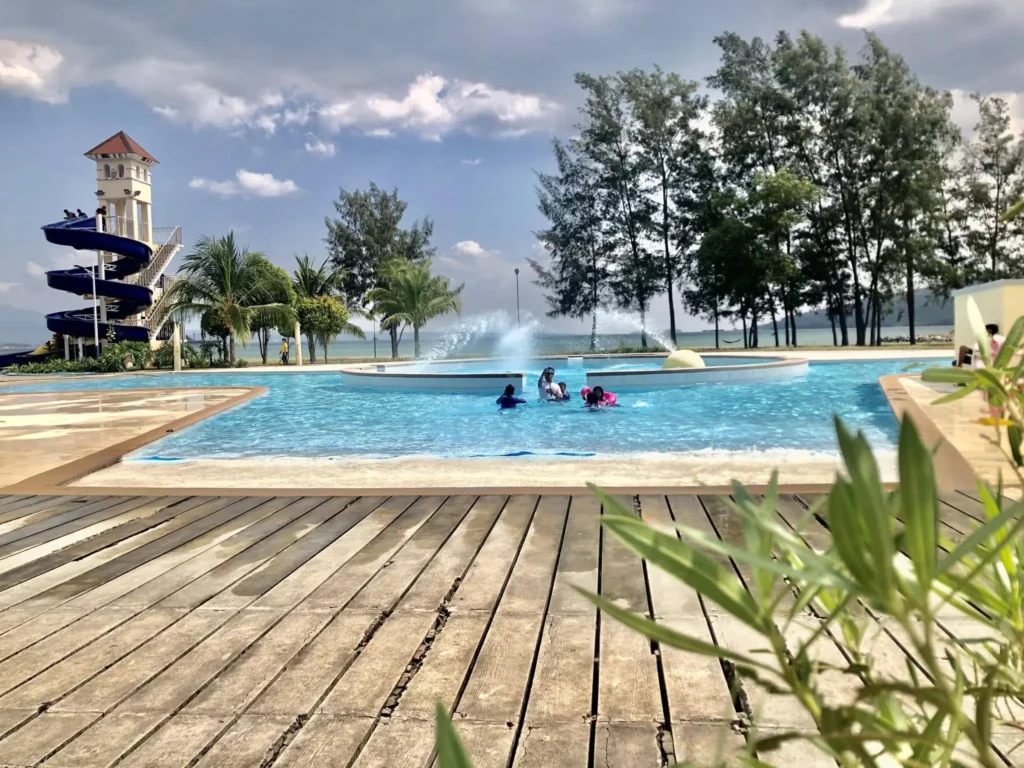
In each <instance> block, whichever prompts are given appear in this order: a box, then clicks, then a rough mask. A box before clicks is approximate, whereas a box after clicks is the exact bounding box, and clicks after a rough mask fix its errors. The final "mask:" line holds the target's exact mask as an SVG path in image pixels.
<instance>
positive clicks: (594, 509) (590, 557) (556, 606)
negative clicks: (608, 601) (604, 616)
mask: <svg viewBox="0 0 1024 768" xmlns="http://www.w3.org/2000/svg"><path fill="white" fill-rule="evenodd" d="M600 520H601V503H600V501H598V499H597V497H596V496H573V497H572V499H571V501H570V504H569V520H568V522H567V523H566V524H565V537H564V540H563V542H562V554H561V556H560V557H559V558H558V568H557V570H556V571H555V586H554V589H553V590H552V591H551V604H550V605H549V606H548V613H549V614H556V615H561V614H569V613H577V614H585V615H591V616H593V615H595V611H596V609H595V608H594V604H593V603H591V602H590V601H589V600H587V599H586V598H585V597H583V596H582V595H581V594H580V593H579V592H577V591H576V588H577V587H578V588H580V589H585V590H587V591H588V592H592V593H596V592H597V568H598V559H599V555H600V550H601V546H600V536H601V523H600Z"/></svg>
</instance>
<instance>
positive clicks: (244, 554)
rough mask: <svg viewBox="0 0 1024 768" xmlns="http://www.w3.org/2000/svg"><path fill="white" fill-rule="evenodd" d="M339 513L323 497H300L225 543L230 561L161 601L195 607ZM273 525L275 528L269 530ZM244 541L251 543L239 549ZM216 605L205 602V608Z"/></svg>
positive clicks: (165, 605)
mask: <svg viewBox="0 0 1024 768" xmlns="http://www.w3.org/2000/svg"><path fill="white" fill-rule="evenodd" d="M336 514H338V510H337V509H335V508H334V505H332V504H324V503H323V499H317V498H307V499H300V500H299V501H296V502H293V503H292V504H289V505H288V506H286V507H284V509H282V510H280V511H279V512H277V513H276V514H275V515H274V516H273V517H270V518H267V519H266V520H262V521H260V522H259V523H257V524H256V525H254V526H252V527H251V528H248V529H246V530H245V531H243V532H242V533H240V534H238V535H237V536H235V537H234V538H233V539H232V540H231V542H225V545H224V546H227V545H229V544H230V545H231V546H232V554H231V555H230V557H229V558H228V559H227V560H225V561H224V562H222V563H221V564H220V565H218V566H217V567H216V568H214V569H213V570H211V571H209V572H208V573H204V574H203V575H202V576H200V577H199V578H198V579H196V580H195V581H193V582H191V583H190V584H188V585H187V586H184V587H182V588H181V589H179V590H178V591H177V592H175V593H174V594H172V595H168V596H167V597H165V598H164V599H163V600H161V601H160V603H159V604H160V605H162V606H164V607H166V608H195V607H197V606H199V605H202V604H204V603H206V602H207V601H208V600H210V598H212V597H213V596H214V595H216V594H217V593H218V592H220V591H221V590H223V589H226V588H228V587H229V586H230V585H232V584H234V583H235V582H236V581H238V579H240V578H242V577H244V576H246V575H247V574H249V573H252V572H253V571H254V570H256V569H257V568H258V567H260V566H261V565H263V564H264V563H267V562H268V561H269V560H270V558H272V557H273V556H274V555H276V554H277V553H278V552H281V551H282V550H284V549H285V548H286V547H288V546H289V545H291V544H292V543H293V542H295V541H297V540H298V539H301V538H302V537H303V536H305V535H306V534H308V533H310V532H311V531H314V530H316V528H317V527H318V526H319V525H320V524H321V523H323V522H324V521H325V520H329V519H330V518H331V517H333V516H334V515H336ZM272 527H273V528H272ZM271 528H272V530H269V531H268V530H266V529H271ZM268 533H269V535H268ZM243 544H249V546H247V547H245V548H244V549H239V548H240V547H242V546H243ZM216 607H217V606H214V605H210V606H205V605H204V608H211V609H212V608H216ZM226 607H234V606H226Z"/></svg>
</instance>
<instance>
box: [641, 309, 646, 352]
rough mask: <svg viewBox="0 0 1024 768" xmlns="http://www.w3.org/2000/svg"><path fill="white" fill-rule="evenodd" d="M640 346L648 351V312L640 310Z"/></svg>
mask: <svg viewBox="0 0 1024 768" xmlns="http://www.w3.org/2000/svg"><path fill="white" fill-rule="evenodd" d="M640 346H641V347H643V348H644V349H647V311H646V310H644V309H643V308H641V309H640Z"/></svg>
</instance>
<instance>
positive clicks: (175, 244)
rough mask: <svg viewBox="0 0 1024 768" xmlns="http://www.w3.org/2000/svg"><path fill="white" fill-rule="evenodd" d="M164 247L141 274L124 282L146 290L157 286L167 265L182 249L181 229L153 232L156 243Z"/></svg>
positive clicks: (167, 228) (170, 228)
mask: <svg viewBox="0 0 1024 768" xmlns="http://www.w3.org/2000/svg"><path fill="white" fill-rule="evenodd" d="M158 236H159V237H161V238H162V245H160V247H159V248H157V250H156V254H154V256H153V258H152V260H151V261H150V262H149V264H148V265H147V266H146V268H145V269H143V270H142V271H141V272H138V273H136V274H134V275H129V276H128V277H126V278H125V279H124V282H126V283H128V284H130V285H142V286H145V287H146V288H153V287H155V286H156V282H157V280H159V279H160V277H161V276H162V275H163V273H164V270H165V269H167V265H168V264H170V263H171V259H173V258H174V254H176V253H177V252H178V249H180V248H181V227H161V228H159V229H154V230H153V239H154V242H161V240H160V239H157V238H158Z"/></svg>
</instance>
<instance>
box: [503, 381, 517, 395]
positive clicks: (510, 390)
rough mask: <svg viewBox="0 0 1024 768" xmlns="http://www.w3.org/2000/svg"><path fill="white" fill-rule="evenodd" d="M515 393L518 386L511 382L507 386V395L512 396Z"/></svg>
mask: <svg viewBox="0 0 1024 768" xmlns="http://www.w3.org/2000/svg"><path fill="white" fill-rule="evenodd" d="M515 393H516V388H515V386H514V385H512V384H509V385H507V386H506V387H505V397H512V396H513V395H514V394H515Z"/></svg>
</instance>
